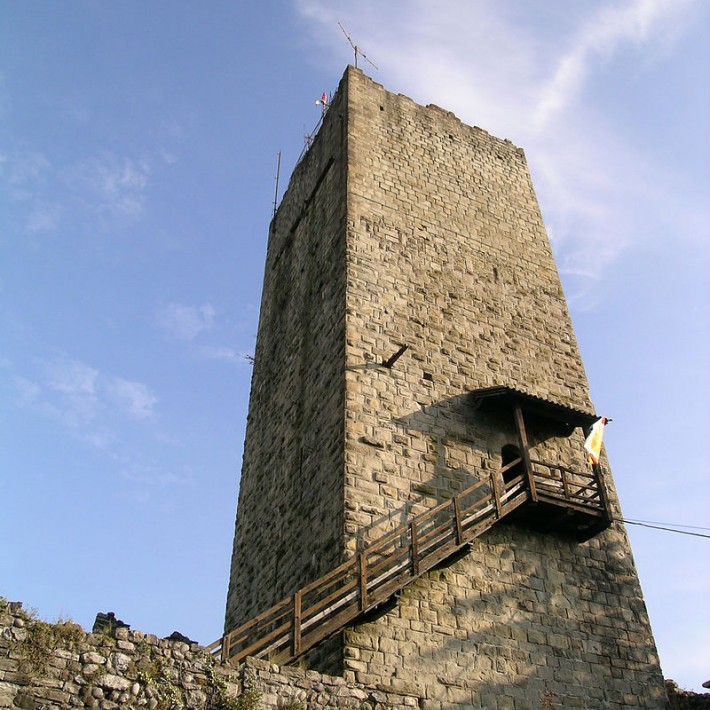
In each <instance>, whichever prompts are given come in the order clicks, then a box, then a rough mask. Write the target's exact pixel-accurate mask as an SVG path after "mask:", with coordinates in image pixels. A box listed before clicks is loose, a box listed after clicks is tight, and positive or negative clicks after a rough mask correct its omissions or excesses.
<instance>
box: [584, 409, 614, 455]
mask: <svg viewBox="0 0 710 710" xmlns="http://www.w3.org/2000/svg"><path fill="white" fill-rule="evenodd" d="M610 421H611V419H607V418H606V417H601V418H599V419H597V421H595V422H594V424H592V426H591V428H590V430H589V435H588V436H587V439H586V441H585V442H584V450H585V451H586V452H587V453H588V454H589V463H593V464H598V463H599V455H600V454H601V450H602V439H603V438H604V427H605V426H606V425H607V424H608V423H609V422H610Z"/></svg>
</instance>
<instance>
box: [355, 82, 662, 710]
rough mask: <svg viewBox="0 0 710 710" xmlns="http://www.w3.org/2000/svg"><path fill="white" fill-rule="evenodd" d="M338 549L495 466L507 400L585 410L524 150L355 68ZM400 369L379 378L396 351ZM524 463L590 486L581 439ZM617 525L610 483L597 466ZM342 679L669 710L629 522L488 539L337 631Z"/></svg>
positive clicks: (578, 365)
mask: <svg viewBox="0 0 710 710" xmlns="http://www.w3.org/2000/svg"><path fill="white" fill-rule="evenodd" d="M347 81H348V84H347V88H348V121H347V128H348V151H349V153H348V161H349V171H348V192H347V195H348V196H347V200H348V223H347V229H348V251H347V259H348V289H347V314H348V316H347V323H346V331H347V334H346V338H347V348H346V356H347V363H346V372H345V379H346V401H345V450H346V472H345V511H346V517H345V535H346V549H347V550H348V552H349V553H350V554H352V553H354V552H355V551H356V550H357V549H359V547H360V546H361V545H363V544H365V543H366V541H367V540H369V539H373V538H376V537H378V536H379V535H380V534H381V533H382V532H383V531H384V530H386V529H387V528H390V527H393V526H395V525H399V524H401V523H402V522H404V521H405V520H407V519H408V518H410V517H411V516H412V515H415V514H417V513H419V512H421V511H423V510H425V509H427V508H430V507H433V506H434V505H436V504H437V503H439V502H441V501H442V500H444V499H446V498H449V497H451V496H452V495H454V494H455V493H456V492H457V491H459V490H461V489H463V488H465V487H467V486H469V485H471V484H472V483H474V482H475V481H476V480H477V479H478V478H480V477H488V475H489V472H490V471H492V470H493V471H495V470H497V469H499V468H500V466H501V450H502V447H503V446H504V445H510V444H513V445H515V444H516V443H517V441H516V434H515V429H514V427H513V421H512V414H511V417H510V418H509V419H508V420H506V419H501V418H494V417H490V416H487V415H484V414H483V413H482V412H479V411H478V410H477V408H476V406H475V403H474V400H472V398H471V396H470V394H469V393H471V392H472V391H474V390H476V389H477V388H482V387H488V386H493V385H506V386H510V387H515V388H517V389H520V390H524V391H526V392H528V393H530V394H532V395H535V396H537V397H541V398H544V399H548V400H551V401H554V402H558V403H560V404H564V405H568V406H572V407H574V408H577V409H582V410H586V411H593V409H592V404H591V400H590V397H589V390H588V385H587V381H586V376H585V373H584V368H583V366H582V361H581V358H580V355H579V352H578V348H577V344H576V340H575V337H574V332H573V329H572V324H571V320H570V316H569V313H568V310H567V306H566V303H565V298H564V294H563V292H562V288H561V285H560V280H559V277H558V274H557V270H556V267H555V264H554V260H553V257H552V253H551V250H550V246H549V242H548V240H547V236H546V233H545V228H544V225H543V222H542V217H541V214H540V210H539V207H538V204H537V199H536V197H535V193H534V190H533V187H532V182H531V179H530V174H529V171H528V168H527V165H526V161H525V156H524V153H523V151H522V150H520V149H519V148H516V147H515V146H514V145H512V144H511V143H510V142H509V141H504V140H500V139H498V138H495V137H493V136H491V135H489V134H488V133H486V132H485V131H482V130H481V129H478V128H471V127H469V126H466V125H464V124H462V123H461V122H460V121H459V120H458V119H457V118H456V117H455V116H454V115H453V114H451V113H449V112H447V111H444V110H442V109H440V108H438V107H435V106H428V107H424V106H419V105H417V104H415V103H414V102H413V101H412V100H411V99H409V98H407V97H405V96H401V95H395V94H392V93H390V92H387V91H385V90H384V89H383V88H382V87H381V86H379V85H378V84H376V83H375V82H373V81H371V80H370V79H369V78H367V77H366V76H365V75H364V74H363V73H362V72H360V71H357V70H355V69H353V68H350V69H349V70H348V73H347ZM402 345H407V346H408V347H409V349H408V350H407V352H406V353H405V354H404V355H403V356H402V357H401V359H400V360H398V361H397V363H396V364H395V365H394V366H393V367H392V368H391V369H387V368H382V367H373V366H372V365H373V364H374V363H376V362H378V361H379V362H381V361H382V360H383V359H386V358H387V357H388V356H389V355H391V354H392V353H393V352H395V351H396V350H397V349H398V348H399V347H400V346H402ZM527 427H528V429H529V433H530V437H531V444H532V447H533V448H532V451H531V455H532V457H533V458H536V459H541V460H544V461H547V462H549V463H551V464H562V465H565V466H568V467H572V468H576V469H578V470H584V469H586V467H587V464H586V462H585V456H584V451H583V441H584V436H583V433H582V432H581V431H580V430H576V431H575V432H574V433H573V434H572V436H569V437H562V436H560V435H559V432H555V431H554V429H553V428H552V427H551V426H550V424H549V422H546V421H544V420H540V419H535V418H533V417H528V421H527ZM603 469H604V472H605V475H606V482H607V487H608V492H609V495H610V497H611V500H612V505H613V512H614V514H615V517H617V518H618V517H620V515H619V510H618V502H617V500H616V495H615V492H614V487H613V482H612V479H611V473H610V470H609V467H608V462H607V461H606V459H604V461H603ZM344 649H345V650H344V654H345V669H346V678H350V679H356V680H358V681H360V682H363V683H366V684H374V683H377V684H379V685H380V686H382V687H390V688H392V689H394V690H397V691H400V692H408V693H412V694H416V695H418V696H419V697H420V698H422V705H421V707H422V708H427V709H431V710H448V709H449V708H455V707H486V708H499V709H500V710H509V709H510V710H512V709H513V708H515V709H516V710H521V709H523V708H534V707H537V703H538V702H539V699H540V697H541V696H543V695H544V694H545V693H550V694H552V696H554V697H555V698H558V699H560V701H561V702H562V703H563V705H564V707H579V708H631V707H648V708H652V707H656V708H660V707H663V705H664V703H665V694H664V688H663V678H662V675H661V671H660V667H659V662H658V657H657V654H656V649H655V644H654V641H653V636H652V633H651V630H650V626H649V622H648V617H647V614H646V610H645V605H644V603H643V598H642V594H641V589H640V586H639V583H638V578H637V574H636V570H635V567H634V563H633V558H632V554H631V550H630V546H629V542H628V539H627V537H626V534H625V532H624V530H623V526H622V525H621V524H620V523H615V524H614V526H613V527H612V528H611V529H610V530H608V531H606V532H605V533H604V534H602V535H600V536H598V537H596V538H594V539H592V540H590V541H588V542H587V543H584V544H577V543H575V542H572V541H570V540H567V539H564V538H561V537H560V536H559V535H555V534H554V529H553V530H552V531H551V533H549V534H546V535H542V534H538V533H534V532H532V531H530V530H526V529H522V528H518V527H514V526H512V525H506V524H498V525H496V526H495V527H494V528H493V529H492V530H490V531H489V532H488V533H486V534H485V535H484V536H482V537H481V538H479V540H477V541H475V543H474V544H473V545H472V549H471V551H470V552H469V554H468V555H466V556H465V557H464V558H463V559H460V560H459V561H457V562H455V563H453V564H452V565H451V566H449V567H448V568H445V569H441V570H438V571H435V572H433V573H430V574H428V575H426V576H425V577H423V578H421V579H420V580H418V581H417V582H416V583H415V584H413V585H411V586H409V587H408V588H406V589H405V590H404V591H403V592H402V594H401V596H400V598H399V599H398V602H397V605H396V607H395V608H394V609H392V610H391V611H390V612H388V613H387V614H385V615H384V616H382V617H381V618H379V619H377V620H376V621H373V622H370V623H367V624H362V625H360V626H359V627H356V628H354V629H349V630H347V631H346V632H345V634H344Z"/></svg>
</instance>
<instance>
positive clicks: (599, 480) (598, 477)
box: [592, 463, 611, 520]
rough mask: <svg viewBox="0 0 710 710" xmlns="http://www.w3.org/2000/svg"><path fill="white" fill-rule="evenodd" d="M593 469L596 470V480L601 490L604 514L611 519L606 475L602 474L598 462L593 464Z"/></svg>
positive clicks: (600, 499) (600, 496)
mask: <svg viewBox="0 0 710 710" xmlns="http://www.w3.org/2000/svg"><path fill="white" fill-rule="evenodd" d="M592 471H594V481H595V483H596V484H597V488H598V490H599V502H600V503H601V505H602V508H603V509H604V515H605V516H606V518H607V520H611V510H610V508H609V498H608V496H607V494H606V488H605V487H604V477H603V476H602V467H601V466H600V465H599V464H598V463H594V464H592Z"/></svg>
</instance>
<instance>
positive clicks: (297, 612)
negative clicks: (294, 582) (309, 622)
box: [293, 589, 301, 657]
mask: <svg viewBox="0 0 710 710" xmlns="http://www.w3.org/2000/svg"><path fill="white" fill-rule="evenodd" d="M293 655H294V657H295V656H300V655H301V590H300V589H299V590H298V591H296V592H294V595H293Z"/></svg>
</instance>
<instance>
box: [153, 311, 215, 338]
mask: <svg viewBox="0 0 710 710" xmlns="http://www.w3.org/2000/svg"><path fill="white" fill-rule="evenodd" d="M215 315H216V311H215V309H214V307H213V306H212V305H211V304H210V303H205V304H204V305H202V306H186V305H184V304H182V303H169V304H168V305H167V306H165V307H164V308H162V309H161V310H160V311H159V312H158V315H157V323H158V325H159V326H160V327H161V328H162V329H163V330H165V331H166V332H167V333H168V334H169V335H171V336H172V337H173V338H177V339H178V340H193V339H194V338H196V337H197V336H198V335H199V334H200V333H202V332H203V331H206V330H209V329H210V328H212V326H213V325H214V320H215Z"/></svg>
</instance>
